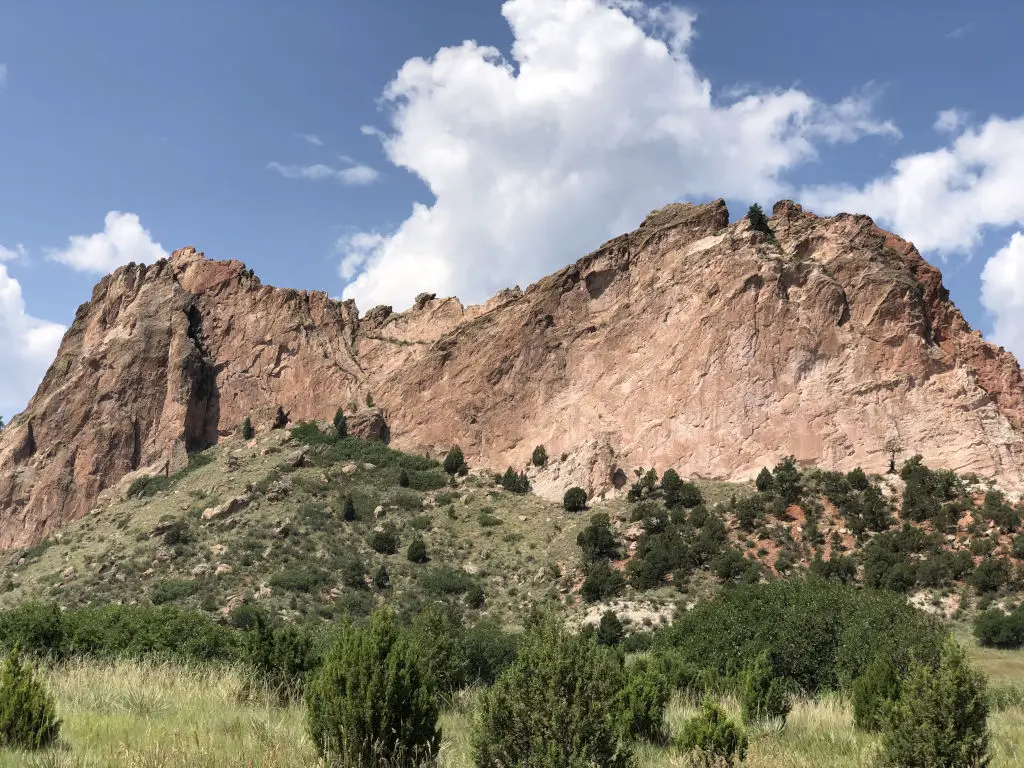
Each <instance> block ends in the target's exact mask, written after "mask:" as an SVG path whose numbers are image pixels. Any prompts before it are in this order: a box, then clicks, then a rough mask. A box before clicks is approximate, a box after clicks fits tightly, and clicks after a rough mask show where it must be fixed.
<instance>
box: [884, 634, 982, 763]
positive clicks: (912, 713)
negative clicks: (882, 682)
mask: <svg viewBox="0 0 1024 768" xmlns="http://www.w3.org/2000/svg"><path fill="white" fill-rule="evenodd" d="M988 707H989V705H988V697H987V695H986V690H985V678H984V676H983V675H982V674H981V673H979V672H976V671H975V670H973V669H971V667H970V666H969V665H968V663H967V660H966V658H965V656H964V651H963V649H962V648H961V647H960V646H959V645H958V644H957V643H956V641H955V640H953V639H952V638H947V639H946V642H945V644H944V646H943V648H942V652H941V655H940V658H939V663H938V665H936V666H932V665H930V664H925V663H921V662H918V661H914V662H912V663H911V664H910V667H909V669H908V671H907V674H906V675H905V676H904V677H903V679H902V680H901V682H900V693H899V697H898V698H897V699H896V701H895V703H894V704H893V705H892V706H891V707H890V708H889V709H888V712H887V715H886V717H885V723H884V725H883V728H882V753H881V757H882V763H883V764H884V765H889V766H899V767H900V768H932V767H933V766H982V765H987V764H988V760H989V731H988V722H987V721H988Z"/></svg>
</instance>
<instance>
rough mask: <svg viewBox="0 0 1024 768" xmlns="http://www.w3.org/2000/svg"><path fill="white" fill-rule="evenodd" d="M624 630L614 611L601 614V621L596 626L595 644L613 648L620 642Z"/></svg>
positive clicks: (624, 633) (624, 632)
mask: <svg viewBox="0 0 1024 768" xmlns="http://www.w3.org/2000/svg"><path fill="white" fill-rule="evenodd" d="M625 635H626V630H625V629H624V628H623V626H622V622H621V621H620V620H619V617H618V616H616V615H615V612H614V611H605V612H604V613H602V614H601V621H600V622H599V623H598V625H597V635H596V639H597V644H598V645H608V646H614V645H618V644H619V643H621V642H622V638H623V637H625Z"/></svg>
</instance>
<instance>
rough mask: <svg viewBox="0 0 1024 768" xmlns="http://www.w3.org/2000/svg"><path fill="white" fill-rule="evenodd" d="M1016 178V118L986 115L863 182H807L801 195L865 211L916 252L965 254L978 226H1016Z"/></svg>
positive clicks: (1019, 154) (1020, 211)
mask: <svg viewBox="0 0 1024 768" xmlns="http://www.w3.org/2000/svg"><path fill="white" fill-rule="evenodd" d="M1022 178H1024V117H1019V118H1016V119H1013V120H1007V119H1004V118H1001V117H991V118H989V119H988V120H987V121H986V122H985V123H984V124H983V125H981V126H980V127H970V128H967V129H965V130H964V131H963V132H962V133H960V134H959V135H958V136H956V137H955V138H954V139H953V140H952V142H951V143H950V144H949V145H948V146H945V147H941V148H939V149H936V150H934V151H931V152H921V153H917V154H910V155H904V156H903V157H900V158H899V159H898V160H896V162H894V163H893V166H892V171H891V172H890V173H889V174H887V175H885V176H883V177H880V178H878V179H875V180H873V181H871V182H869V183H868V184H866V185H864V186H863V187H850V186H825V187H814V188H810V189H808V190H805V191H804V193H803V195H802V199H803V200H804V201H805V202H807V203H809V204H810V205H811V206H812V207H813V208H815V210H817V211H818V212H819V213H833V212H838V211H848V212H856V213H867V214H869V215H871V216H873V217H874V218H876V219H877V220H879V221H880V222H882V223H883V224H885V225H886V226H889V227H890V228H892V229H894V230H895V231H896V232H899V233H900V235H902V236H903V237H905V238H907V239H909V240H911V241H913V242H914V244H915V245H916V246H917V247H918V248H919V249H920V250H921V251H924V252H934V253H937V254H939V255H940V256H946V255H948V254H952V253H963V254H969V253H970V252H971V250H972V249H973V248H974V247H975V246H976V245H977V243H978V242H979V240H980V238H981V233H982V230H983V229H985V228H986V227H1006V226H1012V225H1021V226H1024V195H1022V194H1021V193H1020V189H1021V179H1022Z"/></svg>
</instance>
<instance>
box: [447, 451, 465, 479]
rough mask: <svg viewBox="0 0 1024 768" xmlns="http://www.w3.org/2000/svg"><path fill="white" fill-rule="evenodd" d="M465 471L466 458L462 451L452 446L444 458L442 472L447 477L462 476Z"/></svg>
mask: <svg viewBox="0 0 1024 768" xmlns="http://www.w3.org/2000/svg"><path fill="white" fill-rule="evenodd" d="M467 470H468V467H467V466H466V457H465V456H464V455H463V453H462V449H461V448H459V446H457V445H454V446H452V448H451V450H449V451H448V453H447V455H445V457H444V471H445V472H447V473H448V474H449V475H464V474H466V471H467Z"/></svg>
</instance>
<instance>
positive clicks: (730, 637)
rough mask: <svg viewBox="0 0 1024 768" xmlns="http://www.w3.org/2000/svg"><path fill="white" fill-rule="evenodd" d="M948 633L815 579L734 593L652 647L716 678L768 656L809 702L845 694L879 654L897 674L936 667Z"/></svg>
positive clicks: (871, 595)
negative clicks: (917, 663) (915, 665)
mask: <svg viewBox="0 0 1024 768" xmlns="http://www.w3.org/2000/svg"><path fill="white" fill-rule="evenodd" d="M944 637H945V633H944V632H943V631H942V629H941V627H940V625H939V623H938V621H937V620H936V619H935V618H934V617H931V616H928V615H926V614H923V613H922V612H920V611H918V610H916V609H915V608H913V607H912V606H910V605H908V604H907V602H906V600H905V599H904V598H903V597H902V596H900V595H896V594H892V593H889V592H883V591H878V590H864V589H858V588H855V587H852V586H846V585H842V584H837V583H835V582H829V581H823V580H821V579H816V578H795V577H789V578H787V579H779V580H777V581H773V582H770V583H767V584H756V585H751V586H747V585H740V586H736V587H731V588H730V589H729V590H727V591H726V592H724V593H723V594H722V595H721V596H720V597H717V598H715V599H713V600H706V601H701V602H700V603H698V604H697V605H696V606H695V607H694V608H693V609H691V610H689V611H686V612H685V613H683V614H682V615H680V616H679V617H677V618H676V620H675V621H674V622H673V624H672V626H670V627H668V628H667V629H665V630H664V631H663V632H661V633H659V637H658V639H657V646H658V647H660V648H663V649H665V650H667V651H671V652H672V653H675V654H677V655H678V657H679V660H680V661H681V662H686V663H690V664H695V665H698V666H702V667H705V668H708V669H710V670H711V671H712V672H714V674H715V675H717V676H719V677H724V678H729V677H736V676H739V675H740V674H742V672H743V670H744V669H745V668H746V667H747V666H748V664H749V663H750V660H751V659H755V658H757V657H758V656H759V655H760V654H761V653H764V652H767V653H768V654H769V655H770V657H771V659H772V661H773V664H774V665H775V672H776V674H778V675H780V676H782V677H784V678H786V680H787V681H789V682H790V683H791V684H793V685H794V686H796V687H797V688H800V689H803V690H804V691H806V692H808V693H810V694H814V693H817V692H818V691H820V690H822V689H830V690H837V689H840V688H845V687H846V686H848V685H849V684H850V683H851V682H852V681H853V680H854V679H856V678H857V677H859V676H860V675H862V674H863V673H864V671H865V670H866V669H867V667H868V665H869V664H870V663H871V662H872V661H873V660H874V659H875V657H876V656H878V655H879V654H884V655H887V656H888V657H889V658H891V659H893V662H894V663H895V664H897V666H900V667H902V666H903V665H905V664H906V663H907V662H908V659H909V657H910V655H911V652H913V653H915V654H917V655H918V656H919V657H920V658H922V659H923V660H934V659H936V658H937V657H938V653H939V650H940V648H941V645H942V640H943V638H944Z"/></svg>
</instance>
